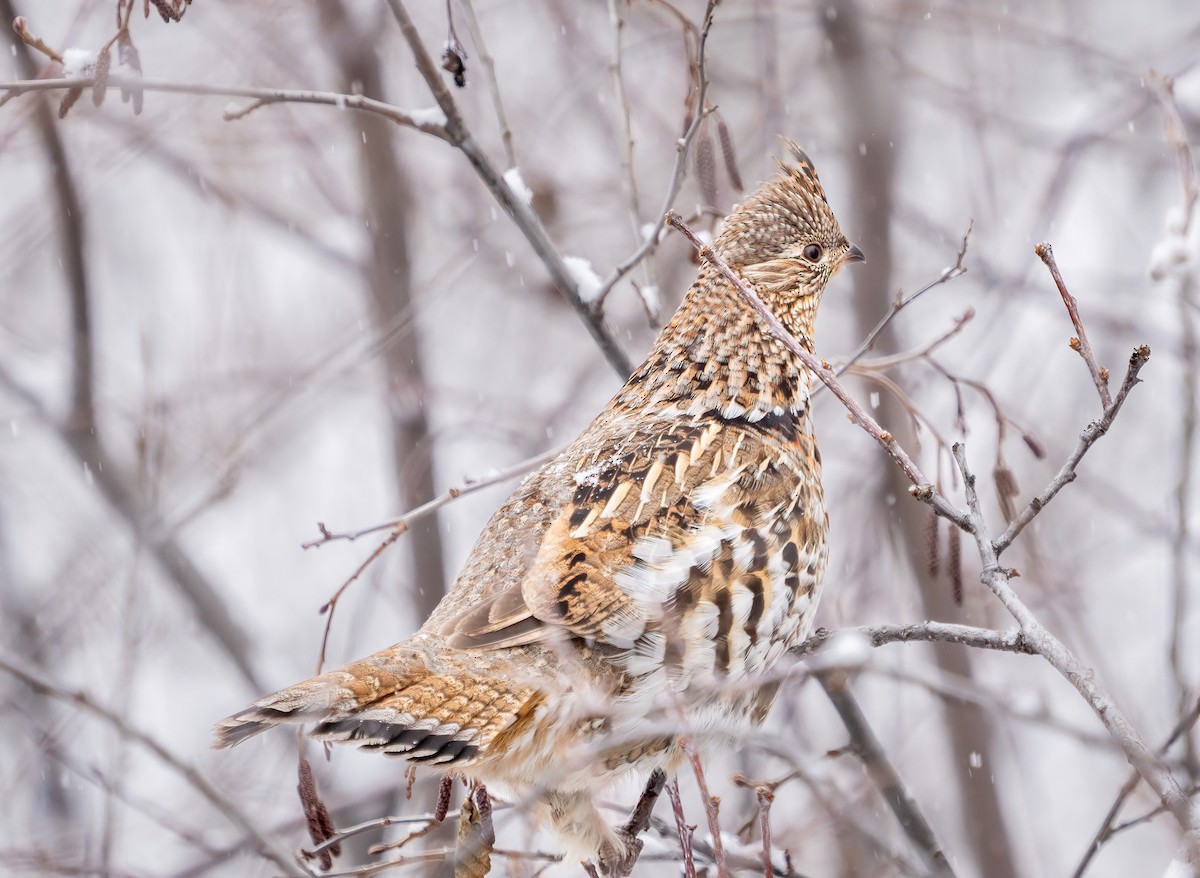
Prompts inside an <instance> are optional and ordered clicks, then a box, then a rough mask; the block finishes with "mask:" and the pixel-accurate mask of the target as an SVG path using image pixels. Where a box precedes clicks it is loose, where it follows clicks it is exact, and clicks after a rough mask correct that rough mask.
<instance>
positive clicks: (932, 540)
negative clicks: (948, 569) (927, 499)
mask: <svg viewBox="0 0 1200 878" xmlns="http://www.w3.org/2000/svg"><path fill="white" fill-rule="evenodd" d="M940 536H941V530H940V524H939V522H938V514H937V512H936V511H934V509H933V507H932V506H931V507H929V517H928V518H926V519H925V563H926V564H928V565H929V575H930V576H932V577H934V578H935V579H936V578H937V575H938V570H939V568H940V567H941V561H942V559H941V546H940V545H939V542H940V539H939V538H940Z"/></svg>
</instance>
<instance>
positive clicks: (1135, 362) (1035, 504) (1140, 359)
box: [992, 345, 1150, 557]
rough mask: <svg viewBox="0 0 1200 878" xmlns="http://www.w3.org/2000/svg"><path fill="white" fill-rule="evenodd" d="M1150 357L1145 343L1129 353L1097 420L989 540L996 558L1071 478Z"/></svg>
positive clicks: (1107, 425)
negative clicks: (1055, 470) (1038, 489)
mask: <svg viewBox="0 0 1200 878" xmlns="http://www.w3.org/2000/svg"><path fill="white" fill-rule="evenodd" d="M1149 360H1150V348H1149V346H1147V345H1141V346H1140V347H1138V348H1135V349H1134V351H1133V353H1132V354H1130V356H1129V367H1128V369H1126V371H1125V379H1124V380H1123V381H1122V382H1121V388H1120V390H1118V391H1117V395H1116V398H1114V399H1113V400H1112V401H1111V402H1110V403H1109V404H1108V406H1107V407H1106V408H1105V410H1104V414H1103V415H1101V416H1100V418H1099V419H1097V420H1095V421H1092V422H1091V423H1090V424H1088V425H1087V426H1086V427H1085V428H1084V430H1083V432H1082V433H1080V434H1079V442H1078V443H1077V444H1076V446H1075V449H1074V450H1073V451H1072V452H1071V455H1070V457H1068V458H1067V461H1066V463H1064V464H1063V465H1062V468H1061V469H1060V470H1059V471H1058V474H1057V475H1056V476H1055V477H1054V478H1053V479H1051V480H1050V484H1048V485H1046V487H1045V488H1043V489H1042V491H1041V493H1039V494H1038V495H1037V496H1036V497H1034V498H1033V499H1032V500H1030V501H1029V504H1028V505H1027V506H1026V507H1025V508H1024V509H1022V510H1021V512H1020V514H1018V515H1017V517H1016V518H1014V519H1013V520H1012V523H1011V524H1010V525H1009V526H1008V529H1007V530H1005V531H1004V533H1002V534H1001V535H1000V536H999V537H997V538H996V539H995V540H993V541H992V551H993V552H994V553H995V554H996V557H999V556H1000V555H1002V554H1003V553H1004V550H1005V549H1007V548H1008V547H1009V546H1011V545H1012V543H1013V540H1015V539H1016V538H1017V537H1018V536H1019V535H1020V533H1021V531H1023V530H1024V529H1025V527H1026V526H1027V525H1028V524H1029V522H1031V521H1033V519H1034V518H1035V517H1036V516H1037V514H1038V513H1039V512H1041V511H1042V509H1043V508H1044V507H1045V506H1046V504H1047V503H1049V502H1050V501H1051V500H1053V499H1054V497H1055V495H1057V494H1058V492H1059V491H1061V490H1062V489H1063V488H1065V487H1066V486H1067V485H1069V484H1070V483H1071V482H1073V481H1075V477H1076V472H1075V468H1076V467H1078V466H1079V462H1080V461H1081V460H1083V456H1084V455H1085V454H1087V453H1088V450H1089V449H1090V448H1091V447H1092V446H1093V445H1095V444H1096V441H1097V440H1098V439H1099V438H1100V437H1101V436H1103V435H1104V434H1105V433H1107V432H1108V428H1109V427H1111V426H1112V423H1113V420H1114V419H1115V418H1116V417H1117V413H1118V412H1120V411H1121V406H1123V405H1124V404H1125V400H1126V399H1127V398H1128V396H1129V391H1131V390H1133V388H1134V387H1136V386H1137V385H1138V384H1140V383H1141V379H1140V378H1138V373H1139V372H1141V371H1142V367H1143V366H1145V365H1146V363H1147V362H1148V361H1149Z"/></svg>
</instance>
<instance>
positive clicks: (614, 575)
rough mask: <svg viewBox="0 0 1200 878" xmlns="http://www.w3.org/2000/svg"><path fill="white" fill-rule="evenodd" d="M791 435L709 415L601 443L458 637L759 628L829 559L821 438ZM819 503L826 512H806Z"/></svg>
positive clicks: (612, 635) (466, 645) (489, 644)
mask: <svg viewBox="0 0 1200 878" xmlns="http://www.w3.org/2000/svg"><path fill="white" fill-rule="evenodd" d="M764 426H765V425H764ZM789 440H790V441H787V442H780V441H779V440H778V437H776V436H774V435H772V434H771V433H770V432H769V431H767V430H764V429H762V427H760V426H758V425H754V424H749V423H745V422H729V421H723V420H720V419H716V418H700V419H697V420H695V421H682V422H681V421H680V420H679V419H673V420H671V421H669V422H663V423H662V424H661V427H656V426H654V425H651V426H646V427H643V428H640V429H638V430H636V431H634V432H633V433H631V434H630V435H628V436H626V437H625V438H624V439H623V440H622V441H617V442H596V443H594V445H595V446H596V447H598V448H601V449H604V450H603V451H598V452H596V453H594V454H592V455H591V456H586V457H582V458H580V459H579V460H578V463H577V464H576V471H575V472H574V474H573V476H574V485H573V486H571V487H572V488H573V492H572V493H571V495H570V499H569V501H568V502H566V503H565V504H563V506H562V508H561V509H560V510H559V511H558V513H557V515H556V516H555V517H554V518H553V519H552V520H551V521H550V522H549V525H548V527H547V528H546V529H545V531H544V533H543V536H542V539H541V541H540V543H539V545H538V547H537V551H536V554H535V555H534V557H533V559H532V561H531V562H530V564H529V566H528V568H527V569H526V571H525V574H524V576H523V577H522V578H521V580H520V582H519V583H516V584H513V585H510V586H509V587H507V588H505V589H503V590H500V591H498V592H497V593H495V594H493V595H491V596H490V597H488V598H487V599H485V600H482V601H479V602H477V603H475V604H473V605H472V606H470V607H468V608H467V609H466V610H464V611H462V612H460V613H459V614H457V615H456V616H454V617H453V618H451V619H450V620H449V622H448V623H447V624H446V625H445V626H444V627H443V629H442V630H443V633H444V634H445V635H446V636H447V637H448V643H449V644H450V645H451V646H454V647H457V648H462V649H496V648H502V647H510V646H518V645H522V644H530V643H538V642H544V641H546V640H549V639H551V638H554V637H562V636H564V635H566V636H572V637H578V638H583V639H585V640H588V641H590V642H593V643H597V644H602V645H609V646H613V647H618V648H622V649H630V648H632V647H634V646H635V644H639V643H641V642H642V641H644V640H645V637H646V635H647V634H648V633H652V632H657V631H665V633H666V634H667V635H668V636H669V635H670V634H672V633H679V630H680V629H679V626H680V625H683V624H685V617H687V616H689V615H697V614H698V615H699V616H700V622H699V623H698V624H699V625H700V627H701V628H702V629H703V630H702V631H700V632H698V633H700V634H708V635H709V636H708V637H707V638H706V639H707V640H709V641H721V642H723V643H725V644H728V642H729V641H730V639H731V638H730V637H729V630H730V628H731V626H732V625H733V624H734V623H735V622H736V623H738V624H740V626H741V627H742V629H743V630H744V631H745V632H746V633H747V634H748V635H749V633H750V632H751V631H755V632H756V631H757V626H758V625H759V623H760V622H764V618H765V615H766V613H767V611H768V608H769V607H770V604H771V603H772V601H771V598H772V592H773V591H775V590H776V588H775V586H776V584H778V585H779V586H781V587H782V586H783V585H784V584H785V583H786V585H787V586H788V587H790V588H791V590H792V592H793V595H792V597H794V596H795V592H796V591H797V589H798V588H799V586H800V584H801V583H800V579H801V578H810V579H814V580H815V576H816V575H817V574H816V572H815V570H814V571H812V572H811V573H810V574H809V575H808V576H806V575H805V571H804V570H803V569H802V568H803V567H812V566H813V564H812V562H811V559H812V558H815V557H816V556H818V555H820V561H821V563H823V552H824V542H823V538H822V536H821V534H823V527H824V508H823V506H822V505H821V502H820V496H819V484H817V486H816V488H815V490H816V491H817V494H816V503H815V505H814V503H813V502H812V500H813V497H812V496H810V495H811V494H812V491H811V490H810V486H812V485H814V484H816V479H815V478H809V477H807V475H809V474H815V473H816V472H817V469H816V468H819V463H815V462H814V461H813V460H812V457H814V456H815V446H813V445H812V441H811V436H809V435H807V434H804V433H801V434H798V435H794V436H791V437H789ZM805 453H807V454H808V455H809V456H810V459H809V460H808V461H805V460H803V457H804V455H805ZM806 467H807V469H806ZM814 467H815V468H814ZM559 472H560V473H561V470H560V471H559ZM560 477H561V476H560ZM810 510H818V513H816V514H819V516H820V518H821V521H819V522H811V524H810V522H808V521H806V520H805V519H806V517H808V518H811V517H813V514H810ZM811 525H819V527H812V526H811ZM789 545H790V546H791V548H790V549H789V548H787V547H788V546H789ZM789 576H790V577H791V579H792V581H790V582H789V581H787V580H788V578H789ZM735 604H736V606H735ZM673 628H674V629H675V631H674V632H673V631H672V629H673ZM708 629H711V631H709V630H708ZM665 639H668V638H663V637H659V638H658V641H657V642H656V644H655V648H656V649H657V650H658V651H659V652H660V653H661V652H663V651H669V647H668V646H667V644H666V643H664V642H661V641H663V640H665ZM715 648H716V649H717V650H718V652H719V651H720V649H721V647H720V645H719V644H718V645H717V646H716V647H715ZM725 649H726V650H727V649H728V647H727V646H726V647H725ZM660 658H661V657H660ZM716 660H717V664H720V663H721V662H720V656H719V655H717V656H716ZM727 662H728V657H726V663H727Z"/></svg>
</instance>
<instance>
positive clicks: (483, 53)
mask: <svg viewBox="0 0 1200 878" xmlns="http://www.w3.org/2000/svg"><path fill="white" fill-rule="evenodd" d="M459 6H460V7H462V11H463V14H464V15H465V16H466V19H467V32H468V33H469V34H470V35H471V42H472V43H474V44H475V51H477V52H478V53H479V61H480V63H482V64H483V71H484V73H485V74H486V75H485V76H484V77H483V81H484V84H486V85H487V89H488V94H490V95H491V97H492V106H493V108H495V110H496V124H497V125H498V126H499V127H500V142H501V143H502V144H503V145H504V160H505V162H506V163H507V164H508V167H510V168H515V167H517V151H516V148H515V147H514V146H513V133H512V129H511V128H510V127H509V125H508V116H507V115H506V114H505V112H504V100H503V99H502V98H501V96H500V80H499V79H498V78H497V77H496V62H495V60H494V59H493V58H492V54H491V52H489V51H488V47H487V43H486V42H484V39H483V29H482V28H481V27H480V26H479V20H478V19H477V18H476V17H475V4H474V2H473V0H459Z"/></svg>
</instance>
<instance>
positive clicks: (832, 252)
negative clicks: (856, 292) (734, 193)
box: [714, 140, 865, 339]
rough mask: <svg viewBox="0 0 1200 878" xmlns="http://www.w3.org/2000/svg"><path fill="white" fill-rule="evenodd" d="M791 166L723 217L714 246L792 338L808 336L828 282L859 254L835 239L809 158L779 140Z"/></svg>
mask: <svg viewBox="0 0 1200 878" xmlns="http://www.w3.org/2000/svg"><path fill="white" fill-rule="evenodd" d="M785 142H786V143H787V146H788V151H789V152H790V153H791V155H792V159H793V160H792V161H791V162H780V163H779V173H778V174H776V175H775V178H774V179H772V180H769V181H767V182H766V183H763V184H762V185H761V186H759V188H758V189H757V191H755V192H754V194H753V195H751V196H750V197H749V198H748V199H746V200H745V201H744V202H743V203H742V204H740V205H738V207H737V208H735V209H734V211H733V213H732V214H730V215H729V217H728V218H727V219H726V220H725V225H724V227H723V228H722V230H721V233H720V234H719V235H718V236H717V239H716V241H715V242H714V249H715V250H716V251H717V252H718V253H720V254H721V255H722V256H723V257H724V258H725V260H726V261H727V262H729V264H730V266H732V267H733V268H734V269H735V270H736V271H737V272H738V273H739V274H741V275H742V276H743V277H744V278H745V279H746V280H747V281H749V282H750V283H751V284H753V285H754V287H755V289H756V291H757V292H758V294H759V296H761V297H762V299H763V301H764V302H766V303H767V305H768V306H769V307H770V308H771V309H772V310H774V311H775V312H776V313H777V314H778V315H779V317H780V319H781V320H783V322H784V323H785V324H786V325H787V326H788V328H789V329H791V330H792V331H793V332H796V333H797V334H799V335H802V336H805V337H807V338H808V339H811V337H812V321H813V319H814V318H815V315H816V309H817V305H818V304H819V303H820V300H821V293H822V292H823V291H824V289H825V285H826V284H827V283H828V282H829V279H830V278H832V277H833V276H834V275H835V274H837V272H838V270H839V269H841V267H842V266H843V265H845V264H846V263H848V262H862V261H864V259H865V257H864V256H863V252H862V250H860V249H859V248H858V247H856V246H855V245H854V244H851V243H850V241H849V240H847V239H846V236H845V235H844V234H842V230H841V228H840V227H839V226H838V221H837V218H836V217H834V215H833V211H832V210H831V209H830V207H829V202H828V201H827V200H826V198H825V190H824V189H823V188H822V187H821V181H820V180H819V179H817V172H816V169H815V168H814V167H813V164H812V161H811V160H809V158H808V156H806V155H805V154H804V151H803V150H801V149H800V147H798V146H797V145H796V144H795V143H793V142H791V141H790V140H789V141H785Z"/></svg>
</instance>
